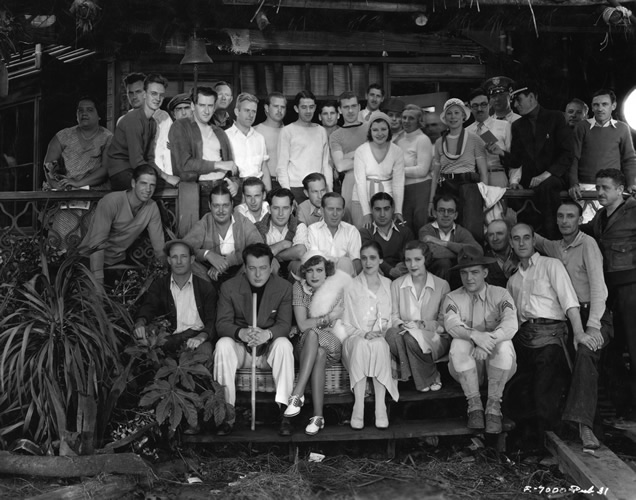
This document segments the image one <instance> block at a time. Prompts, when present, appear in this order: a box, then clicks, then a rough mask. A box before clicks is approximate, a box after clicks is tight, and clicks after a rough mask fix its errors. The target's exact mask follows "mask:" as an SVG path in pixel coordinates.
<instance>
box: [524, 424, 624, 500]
mask: <svg viewBox="0 0 636 500" xmlns="http://www.w3.org/2000/svg"><path fill="white" fill-rule="evenodd" d="M545 445H546V448H547V449H548V450H550V452H551V453H552V454H553V455H554V456H555V457H556V458H557V460H558V461H559V466H560V467H561V469H562V470H563V472H564V473H565V475H566V476H568V478H570V480H571V481H572V485H571V486H570V488H569V492H572V493H579V494H583V495H585V496H586V497H587V498H595V499H598V498H607V499H608V500H634V499H635V498H636V472H634V471H633V470H632V469H631V467H629V466H628V465H627V464H626V463H625V462H623V461H622V460H621V459H620V458H618V457H617V456H616V455H615V454H614V453H613V452H612V451H611V450H610V449H609V448H607V447H606V446H601V447H600V448H599V449H598V450H594V451H593V452H589V453H588V452H586V451H583V446H582V445H581V443H578V442H570V441H563V440H562V439H561V438H559V437H558V436H557V435H556V434H555V433H554V432H546V438H545ZM533 493H539V492H538V491H534V492H533Z"/></svg>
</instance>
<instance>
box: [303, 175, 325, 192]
mask: <svg viewBox="0 0 636 500" xmlns="http://www.w3.org/2000/svg"><path fill="white" fill-rule="evenodd" d="M316 181H322V182H324V183H325V186H326V185H327V179H325V176H324V175H323V174H321V173H320V172H312V173H311V174H308V175H306V176H305V178H304V179H303V187H304V188H305V189H309V184H310V183H312V182H316Z"/></svg>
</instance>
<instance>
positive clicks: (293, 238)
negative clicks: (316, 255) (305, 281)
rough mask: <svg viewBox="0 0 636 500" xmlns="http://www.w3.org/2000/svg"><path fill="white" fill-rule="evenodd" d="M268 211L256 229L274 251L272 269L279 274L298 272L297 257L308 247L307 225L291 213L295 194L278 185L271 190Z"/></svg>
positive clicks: (299, 259)
mask: <svg viewBox="0 0 636 500" xmlns="http://www.w3.org/2000/svg"><path fill="white" fill-rule="evenodd" d="M270 201H271V206H270V213H269V214H267V215H266V216H265V217H264V218H263V219H261V220H260V221H259V222H257V223H256V229H258V231H259V233H261V236H262V238H263V240H265V243H267V245H269V248H270V249H271V250H272V253H273V254H274V261H273V262H272V264H273V271H274V272H276V273H278V274H279V275H280V276H282V277H285V278H286V277H288V276H289V273H290V272H292V273H294V274H296V275H298V269H299V268H300V261H301V259H302V257H303V255H304V254H305V252H306V251H307V247H306V245H307V226H306V225H305V224H303V223H302V222H298V219H296V217H294V216H292V206H293V203H294V195H293V194H292V192H291V191H290V190H289V189H285V188H279V189H276V190H275V191H272V192H271V194H270Z"/></svg>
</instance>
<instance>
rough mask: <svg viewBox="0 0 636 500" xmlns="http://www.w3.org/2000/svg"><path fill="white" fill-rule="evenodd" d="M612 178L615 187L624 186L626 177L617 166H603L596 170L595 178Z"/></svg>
mask: <svg viewBox="0 0 636 500" xmlns="http://www.w3.org/2000/svg"><path fill="white" fill-rule="evenodd" d="M601 178H603V179H612V180H613V181H614V184H616V187H618V186H626V185H627V179H626V178H625V175H624V174H623V172H621V171H620V170H618V169H617V168H603V169H601V170H599V171H598V172H596V179H601Z"/></svg>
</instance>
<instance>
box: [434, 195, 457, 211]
mask: <svg viewBox="0 0 636 500" xmlns="http://www.w3.org/2000/svg"><path fill="white" fill-rule="evenodd" d="M440 201H452V202H453V203H455V208H456V209H457V208H459V200H458V199H457V197H455V196H453V195H452V194H440V195H435V199H434V200H433V207H434V208H435V209H436V210H437V204H438V203H439V202H440Z"/></svg>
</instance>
